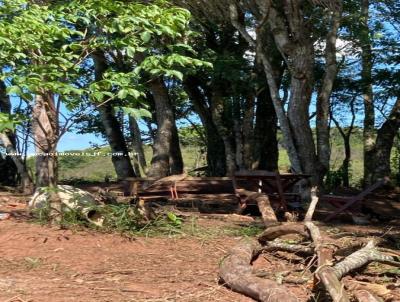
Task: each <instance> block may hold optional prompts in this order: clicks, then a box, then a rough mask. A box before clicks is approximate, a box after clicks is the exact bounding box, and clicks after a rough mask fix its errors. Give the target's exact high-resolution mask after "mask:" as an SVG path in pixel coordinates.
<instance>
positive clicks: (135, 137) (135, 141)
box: [129, 116, 147, 174]
mask: <svg viewBox="0 0 400 302" xmlns="http://www.w3.org/2000/svg"><path fill="white" fill-rule="evenodd" d="M129 129H130V132H131V137H132V146H133V150H134V151H135V153H136V154H137V157H138V161H139V165H140V167H141V168H142V170H143V171H144V172H145V171H146V168H147V163H146V156H145V154H144V149H143V142H142V138H141V134H140V128H139V125H138V123H137V121H136V119H135V118H134V117H133V116H129ZM137 174H138V173H137Z"/></svg>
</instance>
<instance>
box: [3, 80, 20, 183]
mask: <svg viewBox="0 0 400 302" xmlns="http://www.w3.org/2000/svg"><path fill="white" fill-rule="evenodd" d="M0 112H2V113H7V114H10V113H11V102H10V98H9V96H8V95H7V93H6V85H5V84H4V82H3V81H1V80H0ZM8 139H9V140H10V142H11V143H12V145H13V146H14V147H15V143H16V139H15V136H14V134H13V133H9V134H8ZM0 163H1V164H2V168H3V171H5V172H3V173H2V176H1V181H4V183H5V184H7V185H15V183H16V179H17V177H16V176H17V172H18V167H16V165H15V163H14V162H13V160H11V158H10V157H9V156H6V157H5V158H4V159H3V158H2V157H1V158H0ZM20 176H21V175H20Z"/></svg>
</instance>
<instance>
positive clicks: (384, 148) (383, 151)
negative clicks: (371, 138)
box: [371, 98, 400, 182]
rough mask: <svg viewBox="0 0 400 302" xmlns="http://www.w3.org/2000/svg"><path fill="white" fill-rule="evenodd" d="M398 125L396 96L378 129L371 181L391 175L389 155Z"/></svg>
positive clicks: (399, 104) (399, 111)
mask: <svg viewBox="0 0 400 302" xmlns="http://www.w3.org/2000/svg"><path fill="white" fill-rule="evenodd" d="M399 127H400V98H397V100H396V103H395V104H394V106H393V108H392V111H391V113H390V115H389V117H388V119H387V120H386V121H385V122H384V123H383V125H382V126H381V128H380V129H379V130H378V133H377V137H376V144H375V147H374V158H373V164H374V169H373V170H372V173H371V181H372V182H376V181H377V180H378V179H379V178H383V177H385V176H390V175H391V170H390V155H391V151H392V148H393V143H394V139H395V137H396V135H397V133H398V131H399Z"/></svg>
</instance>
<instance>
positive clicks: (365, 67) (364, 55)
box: [360, 0, 375, 185]
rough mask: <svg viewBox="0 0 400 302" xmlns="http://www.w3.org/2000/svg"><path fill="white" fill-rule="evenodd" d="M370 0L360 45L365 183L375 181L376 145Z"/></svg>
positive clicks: (365, 2) (365, 8) (365, 6)
mask: <svg viewBox="0 0 400 302" xmlns="http://www.w3.org/2000/svg"><path fill="white" fill-rule="evenodd" d="M369 4H370V3H369V0H361V16H360V45H361V63H362V70H361V81H362V92H363V101H364V130H363V142H364V144H363V145H364V185H369V184H371V183H372V182H373V180H372V173H373V169H374V161H373V156H374V154H373V153H374V145H375V110H374V96H373V88H372V84H373V83H372V64H373V63H372V59H373V58H372V47H371V38H370V30H369V26H368V22H369Z"/></svg>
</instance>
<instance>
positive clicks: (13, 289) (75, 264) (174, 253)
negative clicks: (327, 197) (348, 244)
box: [0, 194, 400, 302]
mask: <svg viewBox="0 0 400 302" xmlns="http://www.w3.org/2000/svg"><path fill="white" fill-rule="evenodd" d="M25 210H26V206H25V203H24V202H23V198H13V197H12V196H10V195H4V194H3V195H2V194H0V212H1V213H6V212H7V213H11V217H10V218H9V219H6V220H0V302H6V301H7V302H11V301H13V302H14V301H15V302H16V301H20V302H21V301H22V302H24V301H31V302H39V301H40V302H42V301H43V302H50V301H51V302H58V301H82V302H86V301H96V302H100V301H138V302H140V301H143V302H144V301H146V302H150V301H154V302H155V301H189V302H192V301H193V302H195V301H227V302H228V301H238V302H247V301H253V300H252V299H249V298H246V297H244V296H242V295H240V294H236V293H234V292H232V291H230V290H228V289H226V288H225V287H223V286H222V285H220V284H218V278H217V275H218V265H219V263H220V261H221V260H222V259H223V257H224V255H225V254H226V253H227V252H228V250H229V249H230V247H232V246H233V245H235V243H237V242H238V241H239V240H241V239H242V237H243V235H233V234H232V233H229V232H227V233H225V232H224V230H231V229H234V228H236V229H238V228H240V227H243V226H244V227H246V226H248V225H249V224H250V223H251V222H249V221H245V222H243V221H241V222H240V223H238V222H237V221H233V220H229V219H221V217H222V216H221V217H219V218H217V216H215V217H214V216H201V215H199V214H198V213H197V214H196V213H193V217H196V224H197V227H201V228H202V230H208V231H207V232H206V233H207V234H206V235H204V236H202V235H201V231H199V233H197V234H195V235H193V234H182V235H179V236H175V237H168V236H167V235H160V236H157V237H153V238H146V237H135V238H126V237H124V236H121V235H119V234H104V233H99V232H95V231H93V230H80V231H76V230H75V231H73V230H60V229H57V228H51V227H48V226H41V225H38V224H34V223H32V222H31V221H29V220H28V217H27V215H26V211H25ZM210 217H211V218H210ZM188 219H189V218H188ZM327 227H329V228H332V229H334V228H335V227H336V226H327ZM340 228H341V230H342V231H348V232H361V233H363V232H365V234H371V235H373V236H385V235H387V234H392V235H396V237H397V236H399V237H398V238H400V230H399V227H398V226H383V225H381V226H374V227H371V226H350V225H347V226H343V225H342V226H340ZM216 230H218V231H216ZM266 267H268V268H267V271H269V272H278V271H284V270H285V269H286V270H287V269H288V266H287V261H282V258H280V257H279V255H276V256H273V257H268V258H267V257H261V258H259V260H258V261H257V263H256V264H255V269H265V268H266ZM288 287H289V289H290V290H291V291H293V292H294V293H296V294H297V295H298V297H299V298H301V299H302V298H304V299H302V301H303V300H304V301H305V300H306V297H307V296H308V295H309V294H310V292H309V288H308V287H307V285H306V284H305V285H304V286H288Z"/></svg>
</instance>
